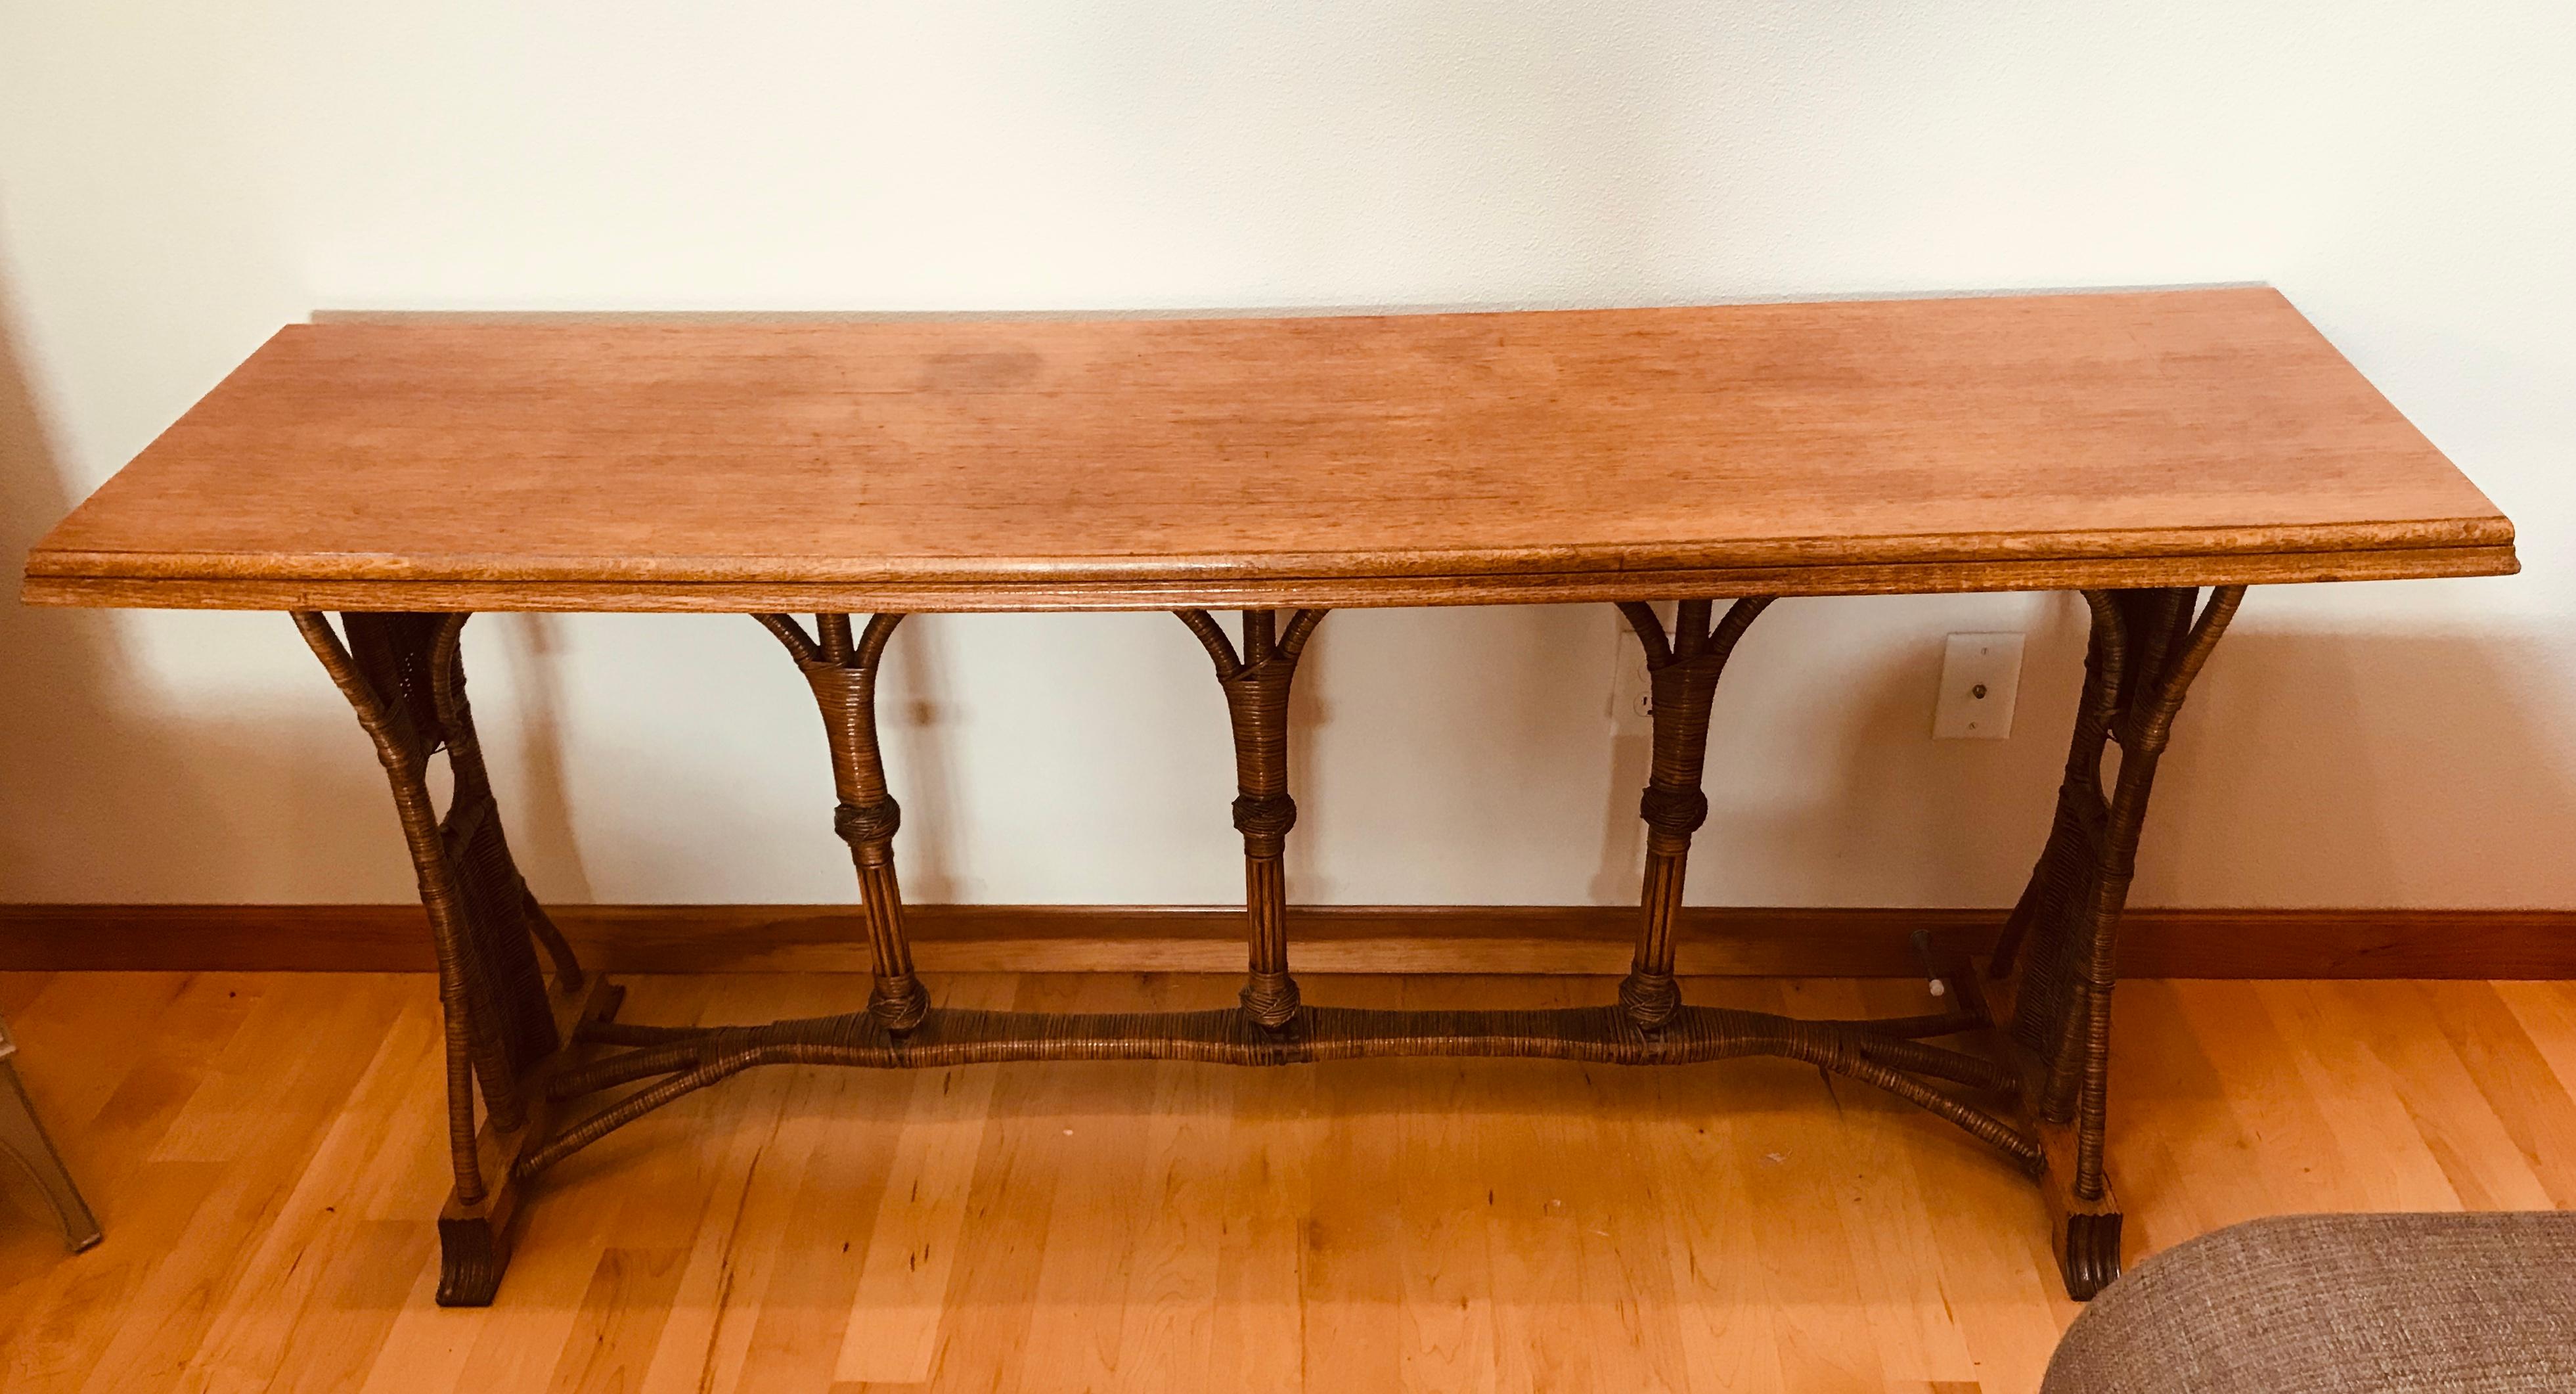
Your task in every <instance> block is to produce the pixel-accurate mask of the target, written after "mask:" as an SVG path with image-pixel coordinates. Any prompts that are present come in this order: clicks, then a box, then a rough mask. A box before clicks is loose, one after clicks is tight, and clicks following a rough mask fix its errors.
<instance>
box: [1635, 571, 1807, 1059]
mask: <svg viewBox="0 0 2576 1394" xmlns="http://www.w3.org/2000/svg"><path fill="white" fill-rule="evenodd" d="M1770 603H1771V597H1769V596H1750V597H1747V598H1745V599H1742V600H1739V601H1736V602H1735V603H1734V604H1733V605H1731V606H1729V607H1727V611H1726V618H1725V619H1723V620H1720V621H1719V622H1718V624H1717V627H1716V628H1715V629H1714V630H1712V629H1710V627H1709V612H1710V610H1711V609H1712V604H1711V602H1709V601H1706V600H1685V601H1683V602H1682V603H1681V607H1680V612H1679V613H1678V614H1676V615H1675V616H1674V617H1673V633H1672V634H1671V635H1670V636H1669V637H1668V636H1666V635H1665V633H1664V625H1663V621H1662V620H1660V619H1658V618H1657V617H1656V615H1655V611H1654V607H1652V606H1650V605H1647V604H1646V603H1644V602H1643V601H1629V602H1626V603H1623V604H1622V605H1620V607H1619V610H1620V612H1621V613H1622V614H1624V615H1626V616H1627V617H1628V624H1629V627H1630V628H1632V629H1634V630H1635V631H1636V633H1637V642H1638V643H1640V644H1643V645H1645V648H1646V670H1647V673H1648V674H1649V678H1650V681H1651V682H1652V684H1653V694H1654V702H1655V758H1654V768H1653V773H1652V774H1651V775H1650V776H1649V777H1648V779H1647V782H1646V793H1645V797H1644V798H1643V799H1642V800H1640V801H1639V804H1638V808H1637V814H1638V816H1639V817H1641V818H1643V819H1645V820H1646V881H1645V889H1644V892H1643V893H1642V894H1641V895H1640V896H1639V898H1638V903H1639V907H1640V909H1639V914H1638V925H1637V956H1636V958H1635V960H1634V961H1633V962H1632V963H1631V964H1630V966H1629V969H1628V976H1627V977H1626V978H1625V979H1622V980H1621V981H1620V984H1619V1003H1620V1005H1621V1006H1622V1007H1623V1008H1625V1009H1626V1011H1627V1013H1628V1019H1629V1020H1630V1021H1631V1022H1633V1023H1634V1024H1635V1025H1636V1026H1637V1028H1638V1029H1639V1030H1642V1031H1654V1030H1658V1029H1660V1028H1662V1027H1663V1026H1664V1025H1665V1024H1666V1023H1667V1022H1670V1021H1671V1020H1672V1019H1673V1016H1674V1014H1675V1013H1677V1012H1679V1011H1680V1010H1681V1005H1682V994H1681V988H1680V986H1679V985H1678V984H1676V983H1675V982H1674V981H1673V920H1674V917H1675V916H1676V915H1677V914H1678V913H1679V912H1680V910H1681V904H1682V874H1683V872H1684V871H1685V870H1687V869H1688V866H1689V861H1690V844H1691V834H1692V833H1693V832H1695V831H1697V830H1698V828H1699V825H1700V824H1701V822H1703V821H1704V820H1706V819H1707V817H1708V796H1707V795H1705V794H1703V793H1701V792H1700V778H1701V770H1702V768H1703V767H1704V766H1705V765H1706V764H1707V763H1708V712H1709V705H1710V703H1711V702H1712V701H1713V700H1714V699H1715V697H1716V695H1717V680H1718V677H1719V675H1721V674H1722V673H1724V672H1725V671H1726V660H1727V656H1728V655H1730V654H1732V653H1734V652H1735V641H1736V640H1738V639H1740V638H1742V637H1744V631H1745V629H1746V628H1747V627H1749V626H1750V625H1751V624H1752V623H1753V620H1754V617H1755V616H1757V615H1759V614H1761V613H1762V609H1763V607H1764V606H1766V605H1769V604H1770Z"/></svg>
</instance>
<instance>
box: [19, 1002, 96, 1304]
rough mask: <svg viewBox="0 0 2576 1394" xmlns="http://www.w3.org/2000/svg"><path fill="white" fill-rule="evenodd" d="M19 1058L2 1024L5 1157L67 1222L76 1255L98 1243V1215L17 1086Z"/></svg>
mask: <svg viewBox="0 0 2576 1394" xmlns="http://www.w3.org/2000/svg"><path fill="white" fill-rule="evenodd" d="M17 1054H18V1043H17V1041H15V1040H14V1039H12V1038H11V1037H10V1035H9V1023H8V1022H7V1021H5V1020H0V1153H7V1154H8V1155H9V1156H10V1157H13V1158H15V1159H16V1160H17V1161H18V1163H19V1164H20V1165H22V1166H24V1167H26V1168H27V1170H28V1172H29V1173H30V1174H31V1175H33V1176H34V1177H35V1178H36V1184H37V1185H38V1186H41V1187H43V1188H44V1192H45V1199H47V1200H49V1201H52V1202H53V1205H54V1213H55V1214H57V1215H60V1216H62V1218H63V1237H64V1238H66V1239H68V1240H70V1241H71V1245H72V1250H73V1252H75V1253H77V1252H79V1251H80V1250H82V1249H86V1248H88V1247H89V1246H90V1245H92V1244H95V1243H97V1242H98V1241H99V1238H100V1236H99V1232H98V1217H96V1216H94V1215H92V1214H90V1213H89V1203H88V1202H87V1201H84V1200H82V1199H81V1193H80V1188H79V1187H76V1186H74V1185H73V1184H72V1178H71V1173H69V1172H66V1171H64V1170H63V1159H62V1158H61V1157H59V1156H57V1155H55V1153H54V1144H53V1140H52V1139H51V1138H48V1137H46V1136H45V1129H44V1127H43V1125H42V1124H39V1123H38V1122H37V1121H36V1109H35V1105H34V1104H32V1103H30V1102H28V1099H27V1090H26V1087H25V1086H24V1085H21V1084H20V1083H19V1082H18V1066H17V1063H16V1060H15V1057H16V1055H17Z"/></svg>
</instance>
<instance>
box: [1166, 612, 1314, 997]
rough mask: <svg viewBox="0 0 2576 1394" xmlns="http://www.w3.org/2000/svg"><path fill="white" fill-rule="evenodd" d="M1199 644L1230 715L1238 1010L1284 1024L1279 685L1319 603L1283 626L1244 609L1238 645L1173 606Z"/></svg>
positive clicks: (1292, 814) (1290, 809)
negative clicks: (1237, 836) (1242, 972)
mask: <svg viewBox="0 0 2576 1394" xmlns="http://www.w3.org/2000/svg"><path fill="white" fill-rule="evenodd" d="M1176 613H1178V614H1179V615H1180V617H1181V622H1182V623H1184V624H1186V625H1188V626H1189V627H1190V632H1191V633H1193V634H1196V635H1197V636H1198V637H1199V642H1200V643H1201V644H1203V645H1205V646H1206V647H1207V651H1208V657H1209V658H1211V659H1214V660H1215V662H1216V676H1217V682H1218V683H1219V684H1220V685H1221V686H1223V688H1224V689H1225V706H1226V712H1227V715H1228V716H1230V717H1231V718H1232V719H1233V723H1234V770H1235V784H1236V789H1237V792H1236V796H1235V800H1234V826H1235V829H1236V830H1237V831H1239V832H1241V833H1242V834H1243V879H1244V916H1245V937H1246V939H1247V940H1248V941H1249V944H1250V955H1251V973H1250V976H1249V977H1248V978H1247V979H1246V980H1245V982H1244V985H1243V1011H1244V1015H1246V1016H1248V1017H1250V1018H1251V1019H1252V1020H1253V1021H1254V1022H1256V1023H1258V1024H1260V1025H1261V1026H1262V1027H1263V1028H1265V1029H1267V1030H1271V1031H1285V1030H1287V1029H1288V1028H1289V1027H1291V1026H1293V1025H1295V1024H1296V1023H1297V1022H1298V1021H1299V1019H1300V1017H1299V1003H1298V996H1297V980H1296V979H1295V978H1292V977H1290V976H1288V877H1287V870H1286V865H1285V858H1286V856H1287V850H1288V830H1289V829H1290V828H1292V827H1294V826H1296V823H1297V801H1296V800H1294V799H1292V798H1290V797H1289V796H1288V688H1289V684H1290V683H1291V682H1293V681H1294V680H1295V678H1296V676H1297V656H1298V655H1299V654H1301V653H1303V652H1305V650H1306V641H1307V640H1308V639H1309V638H1311V637H1313V635H1314V633H1315V626H1316V625H1318V624H1320V623H1322V622H1323V619H1324V612H1323V611H1321V610H1298V611H1296V612H1294V613H1292V614H1290V615H1289V617H1288V621H1287V624H1286V626H1285V627H1284V628H1283V627H1282V626H1281V625H1280V623H1279V618H1278V616H1277V615H1276V614H1275V613H1274V612H1272V611H1269V610H1246V611H1244V612H1243V652H1242V653H1241V654H1240V655H1238V654H1237V653H1236V652H1235V648H1234V645H1233V643H1232V642H1231V641H1229V640H1228V639H1227V638H1226V635H1225V631H1224V630H1223V629H1221V628H1219V627H1218V625H1217V622H1216V621H1215V620H1213V619H1211V618H1209V616H1208V613H1207V611H1205V610H1181V611H1177V612H1176Z"/></svg>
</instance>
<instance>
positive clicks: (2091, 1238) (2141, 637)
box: [1988, 586, 2245, 1299]
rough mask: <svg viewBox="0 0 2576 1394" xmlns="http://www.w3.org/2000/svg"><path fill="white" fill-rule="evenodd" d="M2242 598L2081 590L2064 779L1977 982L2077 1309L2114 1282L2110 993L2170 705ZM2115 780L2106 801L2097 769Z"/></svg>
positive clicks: (2221, 590)
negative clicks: (1992, 993)
mask: <svg viewBox="0 0 2576 1394" xmlns="http://www.w3.org/2000/svg"><path fill="white" fill-rule="evenodd" d="M2244 597H2245V588H2244V587H2242V586H2221V587H2218V588H2217V589H2215V590H2213V591H2211V592H2210V593H2209V598H2208V600H2207V601H2206V602H2205V603H2199V602H2198V593H2197V592H2194V591H2190V590H2171V589H2165V590H2138V591H2087V592H2085V595H2084V599H2085V603H2086V605H2087V606H2088V607H2089V608H2090V610H2091V613H2092V636H2091V639H2090V642H2089V644H2088V646H2087V651H2086V655H2085V665H2084V666H2085V679H2084V692H2083V696H2082V697H2081V698H2080V699H2079V702H2078V705H2077V711H2076V719H2075V732H2074V738H2073V741H2072V743H2071V746H2070V748H2069V750H2068V753H2067V760H2066V777H2065V780H2064V782H2063V783H2062V784H2061V785H2060V786H2059V789H2058V796H2057V811H2056V815H2055V817H2054V818H2053V819H2052V821H2051V825H2050V828H2049V836H2048V842H2047V844H2046V846H2045V847H2044V848H2043V849H2042V850H2041V852H2040V856H2039V862H2038V865H2037V866H2036V867H2034V868H2033V869H2032V872H2031V878H2030V883H2029V885H2028V887H2027V888H2026V889H2024V891H2023V892H2022V896H2021V900H2020V902H2019V903H2018V904H2016V905H2015V906H2014V908H2013V913H2012V917H2011V919H2010V920H2008V921H2007V922H2006V926H2005V931H2004V936H2003V938H2002V940H2001V941H2000V942H1999V944H1998V946H1997V950H1996V953H1995V956H1994V959H1993V960H1992V962H1991V963H1990V964H1989V967H1988V971H1989V973H1990V974H1991V975H1992V976H1993V977H1994V978H1995V979H1996V980H1997V981H1998V982H1999V983H2001V984H2002V985H2003V987H2004V990H2005V993H2006V995H2007V997H2008V998H2009V1000H2010V1002H2011V1007H2010V1009H2009V1011H2008V1013H2007V1017H2008V1022H2007V1030H2008V1034H2009V1038H2010V1042H2011V1047H2012V1050H2013V1053H2014V1054H2015V1056H2016V1057H2017V1058H2018V1059H2019V1060H2020V1061H2021V1063H2022V1066H2023V1069H2024V1072H2025V1079H2026V1082H2025V1085H2024V1093H2025V1097H2026V1104H2025V1107H2026V1109H2027V1111H2028V1112H2029V1113H2030V1114H2031V1115H2032V1117H2033V1119H2034V1122H2035V1124H2036V1126H2037V1129H2038V1131H2039V1133H2040V1135H2041V1140H2042V1142H2043V1144H2044V1145H2045V1146H2046V1147H2047V1149H2048V1152H2049V1168H2050V1175H2049V1178H2048V1181H2047V1183H2046V1189H2047V1194H2048V1196H2049V1199H2050V1202H2051V1207H2052V1210H2053V1211H2054V1212H2055V1213H2054V1214H2053V1216H2052V1222H2053V1223H2054V1225H2055V1226H2056V1246H2057V1252H2058V1257H2059V1261H2060V1266H2061V1268H2062V1270H2063V1273H2064V1276H2065V1279H2066V1285H2067V1291H2068V1292H2069V1293H2070V1294H2071V1295H2073V1296H2075V1297H2077V1298H2079V1299H2080V1298H2086V1297H2090V1296H2092V1295H2093V1294H2094V1293H2095V1292H2098V1291H2100V1290H2101V1288H2102V1286H2103V1285H2104V1284H2107V1283H2108V1282H2110V1280H2111V1279H2112V1278H2113V1277H2116V1276H2117V1275H2118V1273H2119V1269H2120V1255H2119V1242H2120V1212H2119V1209H2118V1206H2117V1203H2116V1202H2115V1200H2114V1199H2113V1197H2112V1193H2111V1186H2110V1180H2109V1177H2108V1176H2107V1175H2106V1174H2105V1172H2104V1168H2103V1151H2104V1146H2105V1142H2106V1133H2107V1119H2108V1116H2109V1112H2108V1111H2109V1093H2110V1089H2109V1085H2110V1069H2111V989H2112V985H2113V984H2114V983H2115V982H2117V981H2118V978H2119V925H2120V915H2121V912H2122V910H2123V909H2124V908H2125V907H2126V906H2127V904H2128V899H2129V883H2130V880H2131V879H2132V877H2133V876H2134V875H2135V874H2136V870H2137V856H2138V837H2139V834H2140V832H2141V830H2142V829H2143V828H2144V826H2145V823H2146V814H2147V798H2148V795H2149V794H2150V793H2151V792H2152V791H2153V789H2154V786H2155V778H2156V766H2157V763H2158V762H2159V761H2160V760H2161V759H2162V758H2163V756H2164V752H2165V747H2166V745H2167V744H2168V742H2169V741H2170V740H2171V739H2172V734H2173V723H2174V718H2175V716H2176V715H2177V714H2178V713H2179V712H2180V711H2181V710H2182V703H2183V698H2184V696H2185V694H2186V693H2188V692H2189V690H2190V688H2191V683H2192V680H2193V679H2194V678H2195V677H2197V676H2199V673H2200V669H2201V666H2202V665H2203V664H2204V663H2206V662H2208V660H2209V655H2210V651H2211V650H2212V649H2213V648H2215V647H2216V646H2217V643H2218V640H2219V636H2220V635H2222V634H2224V633H2225V632H2226V630H2227V623H2228V621H2229V620H2230V619H2232V618H2234V616H2235V614H2236V609H2237V606H2238V605H2239V604H2241V603H2242V602H2243V600H2244ZM2115 743H2116V744H2117V745H2118V747H2119V750H2120V761H2119V766H2118V773H2117V774H2116V775H2115V776H2114V778H2113V781H2112V784H2111V787H2110V790H2109V792H2108V794H2107V795H2106V794H2105V792H2104V789H2103V782H2102V781H2103V775H2102V760H2103V756H2104V755H2105V754H2107V753H2108V751H2109V748H2110V747H2111V746H2112V745H2113V744H2115Z"/></svg>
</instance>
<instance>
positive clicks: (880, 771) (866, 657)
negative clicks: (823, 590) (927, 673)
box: [755, 615, 930, 1034]
mask: <svg viewBox="0 0 2576 1394" xmlns="http://www.w3.org/2000/svg"><path fill="white" fill-rule="evenodd" d="M755 618H757V619H758V620H759V621H760V622H761V624H762V625H763V626H765V627H766V628H767V629H768V630H769V632H770V633H772V634H774V635H776V636H778V642H779V643H781V644H783V645H785V646H786V648H787V653H788V656H789V657H791V658H794V659H795V660H796V667H797V669H798V670H799V671H801V672H803V673H804V674H805V682H806V684H807V685H808V686H810V687H812V688H813V689H814V704H815V706H817V707H818V708H820V709H821V710H822V713H823V737H824V740H825V741H826V742H827V743H828V744H829V745H830V747H831V751H832V786H833V788H834V789H835V790H837V791H838V792H839V794H840V796H841V802H840V806H839V807H838V808H836V809H834V810H833V813H832V830H833V831H834V832H837V833H839V834H840V835H841V840H842V841H843V842H846V843H848V844H850V862H851V865H852V866H853V867H855V868H856V869H857V871H858V875H859V903H860V907H861V909H862V911H863V913H865V914H866V916H867V921H868V949H869V952H870V953H871V954H872V955H873V956H874V958H875V960H876V983H875V985H874V986H873V987H872V988H871V989H870V990H869V993H868V1010H869V1011H871V1012H874V1013H876V1016H877V1019H878V1020H879V1021H882V1022H884V1023H885V1024H886V1029H888V1030H890V1031H893V1032H896V1033H897V1034H900V1033H902V1032H905V1031H909V1030H911V1029H912V1028H913V1027H915V1026H918V1025H920V1024H921V1016H922V1013H924V1012H926V1011H928V1010H930V994H929V993H927V992H924V991H923V990H922V987H921V980H920V979H919V978H918V977H916V976H914V974H913V971H912V941H911V939H910V938H909V937H908V936H906V935H905V933H904V930H903V889H902V887H900V886H899V885H897V884H896V881H895V874H894V834H895V829H896V828H898V827H900V826H901V825H902V823H903V809H902V807H901V806H900V805H898V804H896V803H895V801H894V795H892V794H890V793H888V792H886V777H885V760H884V757H883V756H882V755H881V754H880V753H879V750H878V746H877V670H878V667H879V666H880V664H881V663H882V661H883V660H884V658H885V646H886V641H887V640H888V639H891V638H893V637H894V627H895V626H896V625H898V624H901V623H902V622H903V616H901V615H874V616H871V617H870V618H869V620H868V623H867V628H865V629H864V630H861V631H860V632H859V635H858V638H857V639H856V640H855V641H853V640H852V638H851V636H850V617H849V616H847V615H816V616H815V617H814V627H815V629H816V630H817V631H819V632H820V635H821V638H820V640H819V642H818V641H817V640H816V639H815V638H813V637H811V636H808V635H807V634H806V633H805V630H804V628H803V627H802V626H800V625H799V624H797V623H796V621H795V619H794V618H793V617H791V616H787V615H759V616H755Z"/></svg>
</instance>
